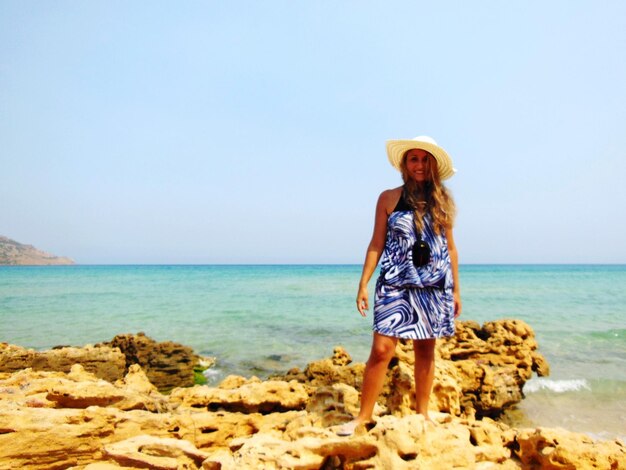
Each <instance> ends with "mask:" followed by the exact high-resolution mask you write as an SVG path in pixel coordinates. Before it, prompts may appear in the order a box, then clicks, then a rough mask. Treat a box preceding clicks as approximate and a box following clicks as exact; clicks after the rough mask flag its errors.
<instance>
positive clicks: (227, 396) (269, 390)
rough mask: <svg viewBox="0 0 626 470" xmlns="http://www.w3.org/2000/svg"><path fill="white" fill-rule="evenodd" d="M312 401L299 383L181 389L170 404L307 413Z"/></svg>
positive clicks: (213, 409) (274, 382) (266, 411)
mask: <svg viewBox="0 0 626 470" xmlns="http://www.w3.org/2000/svg"><path fill="white" fill-rule="evenodd" d="M308 399H309V394H308V391H307V387H305V386H304V385H303V384H301V383H299V382H296V381H295V380H293V381H290V382H284V381H279V380H270V381H267V382H252V383H245V384H243V385H241V386H240V387H238V388H234V389H230V388H228V389H224V388H216V387H207V386H195V387H192V388H177V389H175V390H173V391H172V393H171V395H170V403H172V404H175V405H180V406H185V407H193V408H206V409H207V410H209V411H217V410H226V411H231V412H242V413H272V412H280V411H290V410H303V409H304V408H305V407H306V403H307V401H308Z"/></svg>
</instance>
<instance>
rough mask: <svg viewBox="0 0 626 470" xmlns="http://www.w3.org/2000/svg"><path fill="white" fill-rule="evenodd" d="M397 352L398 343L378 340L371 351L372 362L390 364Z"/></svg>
mask: <svg viewBox="0 0 626 470" xmlns="http://www.w3.org/2000/svg"><path fill="white" fill-rule="evenodd" d="M395 352H396V342H395V341H393V340H387V339H383V340H378V341H376V340H375V341H374V343H373V344H372V350H371V351H370V358H369V360H370V361H373V362H389V361H390V360H391V358H392V357H393V355H394V354H395Z"/></svg>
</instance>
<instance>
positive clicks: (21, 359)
mask: <svg viewBox="0 0 626 470" xmlns="http://www.w3.org/2000/svg"><path fill="white" fill-rule="evenodd" d="M74 364H81V365H82V366H83V367H84V368H85V370H86V371H88V372H91V373H92V374H94V375H95V376H96V377H99V378H101V379H104V380H107V381H109V382H114V381H116V380H118V379H121V378H122V377H123V376H124V371H125V368H126V359H125V357H124V355H123V354H122V353H120V351H119V350H117V349H112V348H109V347H102V346H85V347H83V348H73V347H63V348H58V349H51V350H49V351H35V350H33V349H25V348H22V347H20V346H14V345H10V344H6V343H0V372H9V373H10V372H16V371H18V370H21V369H26V368H30V369H33V370H46V371H58V372H69V371H70V369H71V368H72V366H73V365H74Z"/></svg>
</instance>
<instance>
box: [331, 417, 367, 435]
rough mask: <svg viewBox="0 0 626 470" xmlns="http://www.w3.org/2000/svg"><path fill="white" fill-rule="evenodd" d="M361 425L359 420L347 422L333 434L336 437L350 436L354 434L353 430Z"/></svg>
mask: <svg viewBox="0 0 626 470" xmlns="http://www.w3.org/2000/svg"><path fill="white" fill-rule="evenodd" d="M361 424H363V422H362V421H361V420H358V419H353V420H352V421H348V422H347V423H344V424H342V425H341V426H339V427H337V429H336V431H335V434H337V435H338V436H352V435H353V434H354V430H355V429H356V428H358V427H359V426H360V425H361Z"/></svg>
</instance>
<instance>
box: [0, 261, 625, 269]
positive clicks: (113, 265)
mask: <svg viewBox="0 0 626 470" xmlns="http://www.w3.org/2000/svg"><path fill="white" fill-rule="evenodd" d="M98 266H103V267H115V266H118V267H124V266H129V267H141V266H151V267H158V266H190V267H193V266H197V267H203V266H219V267H228V266H233V267H242V266H257V267H272V266H274V267H278V266H286V267H298V266H319V267H326V266H338V267H339V266H351V267H352V266H359V267H360V266H363V263H160V262H158V263H74V264H57V265H54V264H50V265H44V264H42V265H37V264H20V265H13V264H3V265H0V268H74V267H98ZM459 266H460V267H463V266H503V267H506V266H522V267H532V266H567V267H573V266H611V267H618V266H624V267H626V263H624V262H615V263H566V262H563V263H459Z"/></svg>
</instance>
